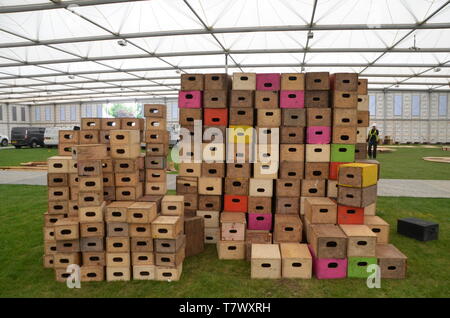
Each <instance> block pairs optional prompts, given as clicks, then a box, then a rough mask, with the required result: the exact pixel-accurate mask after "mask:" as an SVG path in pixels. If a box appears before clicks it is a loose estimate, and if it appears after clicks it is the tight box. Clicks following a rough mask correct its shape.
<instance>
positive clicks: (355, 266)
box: [347, 257, 378, 278]
mask: <svg viewBox="0 0 450 318" xmlns="http://www.w3.org/2000/svg"><path fill="white" fill-rule="evenodd" d="M377 263H378V262H377V258H376V257H349V258H348V266H347V276H348V277H349V278H367V277H368V276H369V275H370V274H372V273H373V272H369V273H368V272H367V266H369V265H371V264H377Z"/></svg>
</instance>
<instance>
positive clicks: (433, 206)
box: [0, 185, 450, 297]
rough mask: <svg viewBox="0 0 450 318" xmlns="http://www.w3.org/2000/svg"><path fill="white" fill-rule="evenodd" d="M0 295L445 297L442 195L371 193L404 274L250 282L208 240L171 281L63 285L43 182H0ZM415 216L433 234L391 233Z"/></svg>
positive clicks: (448, 205) (447, 228)
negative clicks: (48, 246) (47, 238)
mask: <svg viewBox="0 0 450 318" xmlns="http://www.w3.org/2000/svg"><path fill="white" fill-rule="evenodd" d="M0 202H1V205H0V242H1V244H0V255H1V257H0V297H449V296H450V282H449V279H448V277H449V276H448V275H449V273H448V264H449V263H450V255H449V253H448V246H449V244H450V234H449V233H450V225H449V222H448V219H449V211H450V199H417V198H386V197H382V198H379V201H378V209H379V211H380V212H379V215H380V216H381V217H383V218H385V219H386V220H387V221H388V222H389V223H390V224H391V226H392V227H391V242H392V243H393V244H395V245H396V246H397V247H398V248H399V249H400V250H401V251H402V252H403V253H405V254H406V255H407V256H408V257H409V260H408V277H407V279H405V280H383V281H382V283H381V289H368V288H367V287H366V285H365V280H364V279H343V280H321V281H319V280H317V279H311V280H287V279H283V280H251V279H250V264H249V263H247V262H245V261H220V260H218V259H217V253H216V250H215V246H211V245H210V246H208V247H207V248H206V251H205V252H204V253H203V254H201V255H198V256H194V257H190V258H187V259H186V260H185V262H184V269H183V275H182V279H181V280H180V281H179V282H171V283H168V282H156V281H130V282H113V283H107V282H99V283H82V286H81V289H68V288H67V287H66V285H65V284H63V283H58V282H56V281H55V280H54V272H53V270H51V269H45V268H43V267H42V258H41V257H42V254H43V242H42V228H41V227H42V224H43V216H42V213H43V212H44V211H45V209H46V206H47V202H46V188H45V187H43V186H21V185H17V186H12V185H1V186H0ZM401 217H419V218H424V219H428V220H432V221H436V222H439V223H440V227H441V228H440V234H441V236H440V239H439V240H437V241H431V242H426V243H423V242H418V241H415V240H413V239H410V238H406V237H402V236H400V235H397V234H396V225H395V224H396V220H397V218H401Z"/></svg>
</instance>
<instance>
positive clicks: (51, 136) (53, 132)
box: [44, 126, 79, 147]
mask: <svg viewBox="0 0 450 318" xmlns="http://www.w3.org/2000/svg"><path fill="white" fill-rule="evenodd" d="M77 128H79V127H78V126H71V127H47V128H45V133H44V144H45V146H47V147H52V146H58V143H59V131H60V130H77Z"/></svg>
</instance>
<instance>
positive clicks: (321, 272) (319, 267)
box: [308, 245, 348, 279]
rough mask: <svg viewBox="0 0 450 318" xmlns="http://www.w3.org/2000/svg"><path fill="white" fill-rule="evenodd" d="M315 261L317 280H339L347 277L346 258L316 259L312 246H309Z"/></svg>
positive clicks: (314, 267) (314, 270) (314, 268)
mask: <svg viewBox="0 0 450 318" xmlns="http://www.w3.org/2000/svg"><path fill="white" fill-rule="evenodd" d="M308 248H309V251H310V252H311V255H312V259H313V273H314V275H315V276H316V278H317V279H337V278H346V277H347V264H348V263H347V259H346V258H316V255H314V251H313V249H312V247H311V245H308Z"/></svg>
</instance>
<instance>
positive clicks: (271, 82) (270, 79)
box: [256, 73, 281, 91]
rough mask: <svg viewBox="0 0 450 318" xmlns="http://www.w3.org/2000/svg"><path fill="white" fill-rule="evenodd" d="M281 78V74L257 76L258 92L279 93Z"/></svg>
mask: <svg viewBox="0 0 450 318" xmlns="http://www.w3.org/2000/svg"><path fill="white" fill-rule="evenodd" d="M280 80H281V76H280V74H279V73H266V74H256V90H258V91H279V90H280V86H281V83H280Z"/></svg>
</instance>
